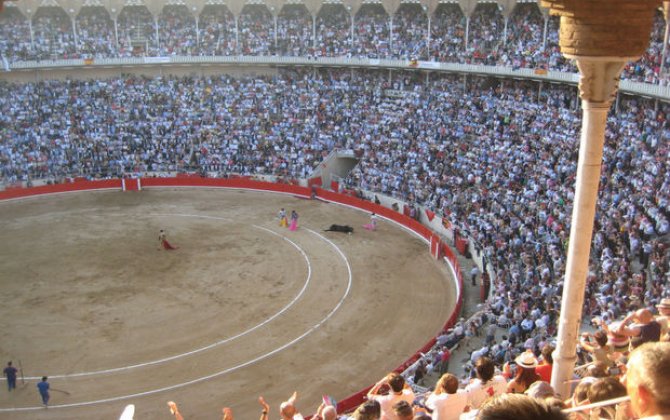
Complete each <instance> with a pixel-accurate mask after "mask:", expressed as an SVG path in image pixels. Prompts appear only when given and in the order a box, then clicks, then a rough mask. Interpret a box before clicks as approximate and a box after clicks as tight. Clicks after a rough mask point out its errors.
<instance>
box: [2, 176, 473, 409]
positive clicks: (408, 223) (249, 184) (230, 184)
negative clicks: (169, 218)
mask: <svg viewBox="0 0 670 420" xmlns="http://www.w3.org/2000/svg"><path fill="white" fill-rule="evenodd" d="M141 185H142V188H143V189H144V188H151V187H210V188H236V189H245V190H257V191H272V192H279V193H285V194H292V195H296V196H300V197H310V195H311V192H312V189H311V188H307V187H300V186H297V185H290V184H273V183H268V182H262V181H254V180H250V179H247V178H228V179H220V178H201V177H198V176H182V177H177V178H142V179H141ZM110 188H112V189H118V190H121V180H120V179H110V180H102V181H81V180H77V181H76V182H73V183H68V184H57V185H46V186H42V187H34V188H16V189H9V190H5V191H0V200H7V199H13V198H20V197H29V196H33V195H40V194H54V193H62V192H70V191H85V190H99V189H110ZM316 194H317V196H316V197H317V198H319V199H322V200H326V201H331V202H334V203H339V204H344V205H348V206H351V207H355V208H358V209H362V210H366V211H369V212H374V213H376V214H378V215H380V216H382V217H384V218H387V219H390V220H392V221H394V222H397V223H398V224H400V225H402V226H405V227H407V228H409V229H410V230H412V231H414V232H416V233H418V234H419V235H421V236H422V237H423V238H424V239H426V240H427V241H428V242H429V243H431V239H432V238H434V237H436V236H437V235H436V234H435V233H433V232H432V231H431V230H430V229H428V228H427V227H426V226H424V225H422V224H421V223H419V222H417V221H416V220H414V219H412V218H410V217H408V216H406V215H404V214H401V213H398V212H396V211H393V210H391V209H388V208H386V207H382V206H380V205H377V204H375V203H372V202H369V201H365V200H361V199H359V198H355V197H351V196H349V195H343V194H338V193H336V192H332V191H328V190H324V189H321V188H316ZM438 239H439V238H438ZM441 245H442V253H443V255H444V257H445V258H446V259H447V260H448V261H449V263H450V264H451V265H452V267H453V268H454V272H455V273H456V281H457V283H458V285H457V287H458V291H459V294H458V297H457V303H456V308H455V309H454V311H453V312H452V314H451V317H450V318H449V319H448V320H447V322H446V323H445V324H444V328H443V329H445V330H446V329H448V328H450V327H452V326H453V325H454V324H455V323H456V321H457V320H458V317H459V314H460V312H461V307H462V303H463V298H462V293H461V292H460V291H461V290H462V287H463V277H462V273H461V268H460V265H459V264H458V260H457V259H456V255H455V254H454V252H453V250H452V249H451V248H449V247H448V246H447V245H446V244H444V243H442V244H441ZM429 251H430V249H429ZM435 342H436V339H435V338H432V339H431V340H430V341H429V342H427V343H426V344H424V345H423V346H422V347H421V348H420V349H419V350H418V351H417V352H416V353H415V354H414V355H412V356H411V357H410V358H409V359H407V360H406V361H405V362H403V363H402V364H401V365H400V366H398V367H397V368H396V369H395V371H396V372H402V371H404V370H405V369H407V368H408V367H409V366H411V365H412V364H413V363H414V362H416V361H417V360H418V359H419V357H421V353H426V352H427V351H429V350H430V349H431V348H432V347H433V345H435ZM370 388H372V386H369V387H367V388H365V389H363V390H361V391H359V392H357V393H355V394H353V395H350V396H349V397H346V398H344V399H342V400H341V401H340V402H339V403H338V404H337V411H338V412H339V413H346V412H348V411H351V410H353V409H354V408H356V407H357V406H359V405H360V404H361V403H362V402H363V401H364V400H365V396H366V395H367V392H368V390H369V389H370Z"/></svg>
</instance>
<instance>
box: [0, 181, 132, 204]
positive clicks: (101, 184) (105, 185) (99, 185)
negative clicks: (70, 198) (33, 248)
mask: <svg viewBox="0 0 670 420" xmlns="http://www.w3.org/2000/svg"><path fill="white" fill-rule="evenodd" d="M104 189H118V190H121V180H120V179H105V180H101V181H76V182H70V183H67V184H55V185H43V186H41V187H32V188H12V189H9V190H5V191H0V200H9V199H12V198H21V197H30V196H32V195H40V194H57V193H64V192H72V191H87V190H104Z"/></svg>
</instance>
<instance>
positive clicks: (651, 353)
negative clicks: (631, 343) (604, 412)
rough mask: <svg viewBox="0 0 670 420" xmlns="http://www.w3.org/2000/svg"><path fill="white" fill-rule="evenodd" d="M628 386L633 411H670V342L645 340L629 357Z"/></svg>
mask: <svg viewBox="0 0 670 420" xmlns="http://www.w3.org/2000/svg"><path fill="white" fill-rule="evenodd" d="M627 367H628V371H627V373H626V390H627V391H628V396H630V399H631V406H632V409H633V414H634V415H635V416H637V417H640V418H643V417H651V416H658V415H668V414H670V343H665V342H658V343H645V344H643V345H641V346H640V347H638V348H637V349H635V350H634V351H633V352H632V353H631V355H630V358H629V359H628V365H627Z"/></svg>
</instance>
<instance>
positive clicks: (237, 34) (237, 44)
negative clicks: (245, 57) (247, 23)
mask: <svg viewBox="0 0 670 420" xmlns="http://www.w3.org/2000/svg"><path fill="white" fill-rule="evenodd" d="M239 21H240V16H239V15H235V50H237V53H238V54H239V53H240V51H241V50H240V24H239Z"/></svg>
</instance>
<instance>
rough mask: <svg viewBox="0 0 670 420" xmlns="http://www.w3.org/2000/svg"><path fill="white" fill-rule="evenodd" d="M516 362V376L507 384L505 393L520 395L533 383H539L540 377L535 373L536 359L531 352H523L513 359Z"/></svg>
mask: <svg viewBox="0 0 670 420" xmlns="http://www.w3.org/2000/svg"><path fill="white" fill-rule="evenodd" d="M514 361H515V362H516V366H517V368H516V375H515V376H514V379H512V380H511V381H510V382H509V383H508V384H507V392H509V393H512V394H521V393H523V392H526V390H527V389H528V387H529V386H531V385H532V384H533V382H535V381H539V380H540V377H539V376H538V375H537V373H535V367H536V366H537V359H536V358H535V355H534V354H533V352H532V351H525V352H523V353H521V354H520V355H519V356H517V358H516V359H514Z"/></svg>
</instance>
